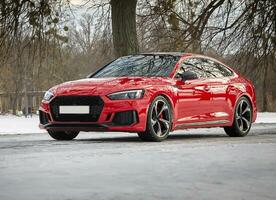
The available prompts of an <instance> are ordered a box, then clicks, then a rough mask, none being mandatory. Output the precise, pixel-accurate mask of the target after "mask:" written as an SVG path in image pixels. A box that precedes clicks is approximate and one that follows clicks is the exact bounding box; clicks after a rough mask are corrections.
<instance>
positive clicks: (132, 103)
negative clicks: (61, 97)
mask: <svg viewBox="0 0 276 200" xmlns="http://www.w3.org/2000/svg"><path fill="white" fill-rule="evenodd" d="M80 97H83V96H80ZM100 98H101V99H102V100H103V103H104V105H103V108H102V111H101V113H100V115H99V117H98V119H97V120H96V121H93V122H90V121H83V120H81V119H82V118H81V117H82V116H80V120H78V119H76V118H75V117H74V118H73V119H74V120H72V121H70V120H68V119H66V120H65V121H62V120H57V117H56V115H55V114H56V113H53V109H52V107H51V102H46V101H42V103H41V106H40V108H39V114H40V124H39V127H40V128H42V129H46V130H56V131H69V130H72V131H73V130H74V131H124V132H141V131H145V129H146V120H147V109H148V105H149V99H147V98H143V99H136V100H110V99H108V98H107V97H106V96H100ZM51 101H53V99H52V100H51ZM92 114H93V113H92Z"/></svg>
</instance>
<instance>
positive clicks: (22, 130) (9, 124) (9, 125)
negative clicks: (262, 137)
mask: <svg viewBox="0 0 276 200" xmlns="http://www.w3.org/2000/svg"><path fill="white" fill-rule="evenodd" d="M38 123H39V119H38V116H37V115H33V116H32V117H28V118H25V117H17V116H13V115H4V116H3V115H0V135H1V134H28V133H29V134H31V133H45V132H46V131H45V130H41V129H40V128H39V127H38ZM256 123H276V112H271V113H269V112H264V113H258V117H257V121H256Z"/></svg>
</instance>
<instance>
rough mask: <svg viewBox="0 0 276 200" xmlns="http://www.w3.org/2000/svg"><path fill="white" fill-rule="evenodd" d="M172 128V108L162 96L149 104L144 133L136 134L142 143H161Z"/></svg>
mask: <svg viewBox="0 0 276 200" xmlns="http://www.w3.org/2000/svg"><path fill="white" fill-rule="evenodd" d="M171 127H172V108H171V106H170V104H169V102H168V101H167V99H165V98H164V97H162V96H157V97H156V98H155V99H154V100H153V102H152V103H151V104H150V107H149V110H148V116H147V128H146V131H145V132H140V133H138V136H139V137H140V139H141V140H143V141H151V142H161V141H163V140H165V139H166V138H167V137H168V135H169V133H170V130H171Z"/></svg>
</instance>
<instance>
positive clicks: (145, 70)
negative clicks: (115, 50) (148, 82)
mask: <svg viewBox="0 0 276 200" xmlns="http://www.w3.org/2000/svg"><path fill="white" fill-rule="evenodd" d="M179 59H180V57H178V56H171V55H131V56H124V57H121V58H118V59H117V60H115V61H113V62H112V63H110V64H108V65H106V66H105V67H104V68H103V69H101V70H100V71H98V72H96V74H94V75H93V76H92V77H93V78H106V77H124V76H134V77H135V76H141V77H150V76H161V77H169V75H170V74H171V72H172V71H173V69H174V66H175V64H176V63H177V61H178V60H179Z"/></svg>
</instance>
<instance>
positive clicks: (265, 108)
mask: <svg viewBox="0 0 276 200" xmlns="http://www.w3.org/2000/svg"><path fill="white" fill-rule="evenodd" d="M264 67H265V68H264V79H263V111H267V109H268V101H267V94H268V90H267V81H268V80H267V79H268V76H267V75H268V65H267V64H266V65H265V66H264Z"/></svg>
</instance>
